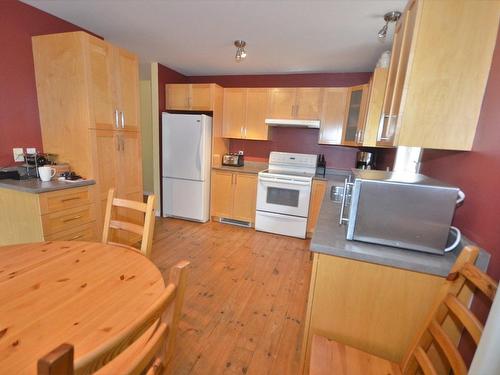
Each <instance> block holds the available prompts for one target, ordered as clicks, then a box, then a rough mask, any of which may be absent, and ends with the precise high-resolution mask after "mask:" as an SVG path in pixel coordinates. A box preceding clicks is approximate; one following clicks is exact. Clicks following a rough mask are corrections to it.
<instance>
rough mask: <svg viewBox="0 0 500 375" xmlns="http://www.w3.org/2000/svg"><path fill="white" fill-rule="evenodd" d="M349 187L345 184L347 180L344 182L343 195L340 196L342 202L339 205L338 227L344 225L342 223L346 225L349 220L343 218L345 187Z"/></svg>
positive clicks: (345, 196)
mask: <svg viewBox="0 0 500 375" xmlns="http://www.w3.org/2000/svg"><path fill="white" fill-rule="evenodd" d="M348 185H350V184H349V183H348V182H347V178H346V179H345V180H344V194H342V202H341V203H340V218H339V225H342V224H344V222H346V223H348V222H349V219H346V218H344V208H345V203H346V200H347V186H348Z"/></svg>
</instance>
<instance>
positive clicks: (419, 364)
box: [401, 247, 498, 375]
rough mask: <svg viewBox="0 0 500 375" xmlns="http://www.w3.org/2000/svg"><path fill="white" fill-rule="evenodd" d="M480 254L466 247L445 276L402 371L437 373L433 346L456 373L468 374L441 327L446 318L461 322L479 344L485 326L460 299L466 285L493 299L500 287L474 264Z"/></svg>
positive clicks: (458, 374)
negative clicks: (431, 350)
mask: <svg viewBox="0 0 500 375" xmlns="http://www.w3.org/2000/svg"><path fill="white" fill-rule="evenodd" d="M478 254H479V249H478V248H477V247H465V248H464V249H463V250H462V252H461V253H460V255H459V257H458V258H457V261H456V262H455V265H454V266H453V268H452V270H451V272H450V273H449V275H448V277H447V278H446V282H445V284H444V285H443V287H442V289H441V290H440V292H439V294H438V298H437V299H436V303H435V305H434V307H433V308H432V310H431V313H430V314H429V317H428V318H427V320H426V323H425V326H424V328H423V329H422V330H421V332H420V333H419V334H418V335H417V337H416V338H415V340H414V342H413V344H412V346H411V347H410V350H409V351H408V353H407V354H406V356H405V358H404V360H403V362H402V364H401V369H402V372H403V374H415V373H416V372H417V370H419V371H421V372H423V373H424V374H425V375H430V374H433V375H434V374H437V373H438V371H437V370H436V366H437V364H436V363H433V361H432V360H431V357H432V356H429V355H428V350H429V348H430V347H431V345H435V346H436V347H438V348H439V352H440V353H442V355H444V357H445V358H446V361H447V362H448V364H449V366H450V367H451V369H452V370H453V374H455V375H462V374H467V371H468V370H467V367H466V365H465V362H464V360H463V358H462V356H461V354H460V352H459V351H458V349H457V348H456V346H455V344H454V343H453V341H452V340H451V339H450V337H449V336H448V335H447V333H446V332H445V330H444V329H443V327H442V324H443V322H444V321H445V319H446V317H448V316H451V318H452V319H453V320H454V321H455V322H458V323H459V326H460V327H463V328H465V330H467V332H468V333H469V334H470V336H471V337H472V339H473V340H474V342H475V343H476V345H477V344H478V343H479V340H480V338H481V335H482V332H483V325H482V323H481V322H480V321H479V320H478V319H477V317H476V316H475V315H474V314H473V313H472V312H471V311H470V310H469V309H468V308H467V307H466V306H465V305H464V304H463V303H462V302H461V301H460V300H459V299H458V298H457V296H458V294H459V293H460V292H461V291H462V289H463V287H464V286H465V285H467V284H468V285H471V286H472V287H474V288H475V289H476V290H478V291H480V292H481V293H482V294H484V295H485V296H486V297H487V298H488V299H489V300H490V301H493V298H494V297H495V293H496V290H497V287H498V283H496V282H495V281H494V280H493V279H491V278H490V277H489V276H488V275H487V274H485V273H483V272H481V271H480V270H479V269H478V268H477V267H475V266H474V262H475V260H476V259H477V256H478Z"/></svg>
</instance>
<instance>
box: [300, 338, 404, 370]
mask: <svg viewBox="0 0 500 375" xmlns="http://www.w3.org/2000/svg"><path fill="white" fill-rule="evenodd" d="M309 374H310V375H332V374H335V375H400V374H401V370H400V368H399V365H398V364H397V363H394V362H391V361H388V360H386V359H383V358H380V357H377V356H374V355H372V354H368V353H366V352H363V351H361V350H358V349H355V348H352V347H350V346H347V345H344V344H341V343H338V342H336V341H334V340H329V339H327V338H326V337H324V336H318V335H314V336H313V339H312V345H311V361H310V370H309Z"/></svg>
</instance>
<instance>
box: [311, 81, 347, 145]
mask: <svg viewBox="0 0 500 375" xmlns="http://www.w3.org/2000/svg"><path fill="white" fill-rule="evenodd" d="M348 92H349V89H348V88H347V87H328V88H325V89H324V96H323V105H322V109H321V124H320V129H319V140H318V143H319V144H327V145H340V144H341V143H342V130H343V127H344V118H345V110H346V107H347V94H348Z"/></svg>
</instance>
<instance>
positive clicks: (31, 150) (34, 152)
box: [26, 147, 36, 154]
mask: <svg viewBox="0 0 500 375" xmlns="http://www.w3.org/2000/svg"><path fill="white" fill-rule="evenodd" d="M26 153H27V154H36V148H35V147H28V148H27V149H26Z"/></svg>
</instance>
